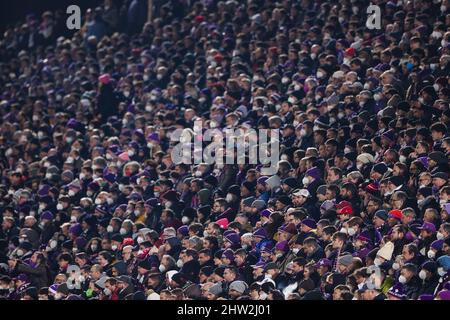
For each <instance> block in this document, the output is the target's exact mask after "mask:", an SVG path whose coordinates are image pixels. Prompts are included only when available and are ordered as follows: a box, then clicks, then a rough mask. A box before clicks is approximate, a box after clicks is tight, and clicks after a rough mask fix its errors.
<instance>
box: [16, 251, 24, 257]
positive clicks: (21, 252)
mask: <svg viewBox="0 0 450 320" xmlns="http://www.w3.org/2000/svg"><path fill="white" fill-rule="evenodd" d="M16 254H17V256H19V257H21V256H23V254H24V252H23V250H22V249H19V250H17V251H16Z"/></svg>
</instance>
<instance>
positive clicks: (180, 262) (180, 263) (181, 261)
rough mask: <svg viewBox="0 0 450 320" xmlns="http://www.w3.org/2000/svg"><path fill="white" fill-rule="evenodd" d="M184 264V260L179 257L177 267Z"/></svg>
mask: <svg viewBox="0 0 450 320" xmlns="http://www.w3.org/2000/svg"><path fill="white" fill-rule="evenodd" d="M183 265H184V262H183V260H181V259H178V260H177V267H178V268H182V267H183Z"/></svg>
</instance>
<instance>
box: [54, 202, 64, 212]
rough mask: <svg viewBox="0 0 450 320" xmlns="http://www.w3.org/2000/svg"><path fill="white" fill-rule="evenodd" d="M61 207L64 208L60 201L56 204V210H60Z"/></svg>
mask: <svg viewBox="0 0 450 320" xmlns="http://www.w3.org/2000/svg"><path fill="white" fill-rule="evenodd" d="M62 209H64V207H63V205H62V204H61V203H58V204H57V205H56V210H62Z"/></svg>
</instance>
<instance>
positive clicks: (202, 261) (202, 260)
mask: <svg viewBox="0 0 450 320" xmlns="http://www.w3.org/2000/svg"><path fill="white" fill-rule="evenodd" d="M208 260H209V257H208V256H207V255H206V254H204V253H200V254H199V255H198V262H200V265H204V264H205V263H206V262H207V261H208Z"/></svg>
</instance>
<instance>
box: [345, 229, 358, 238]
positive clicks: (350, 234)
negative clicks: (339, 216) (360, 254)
mask: <svg viewBox="0 0 450 320" xmlns="http://www.w3.org/2000/svg"><path fill="white" fill-rule="evenodd" d="M347 231H348V235H349V236H354V235H355V234H356V230H355V229H354V228H348V229H347Z"/></svg>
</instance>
